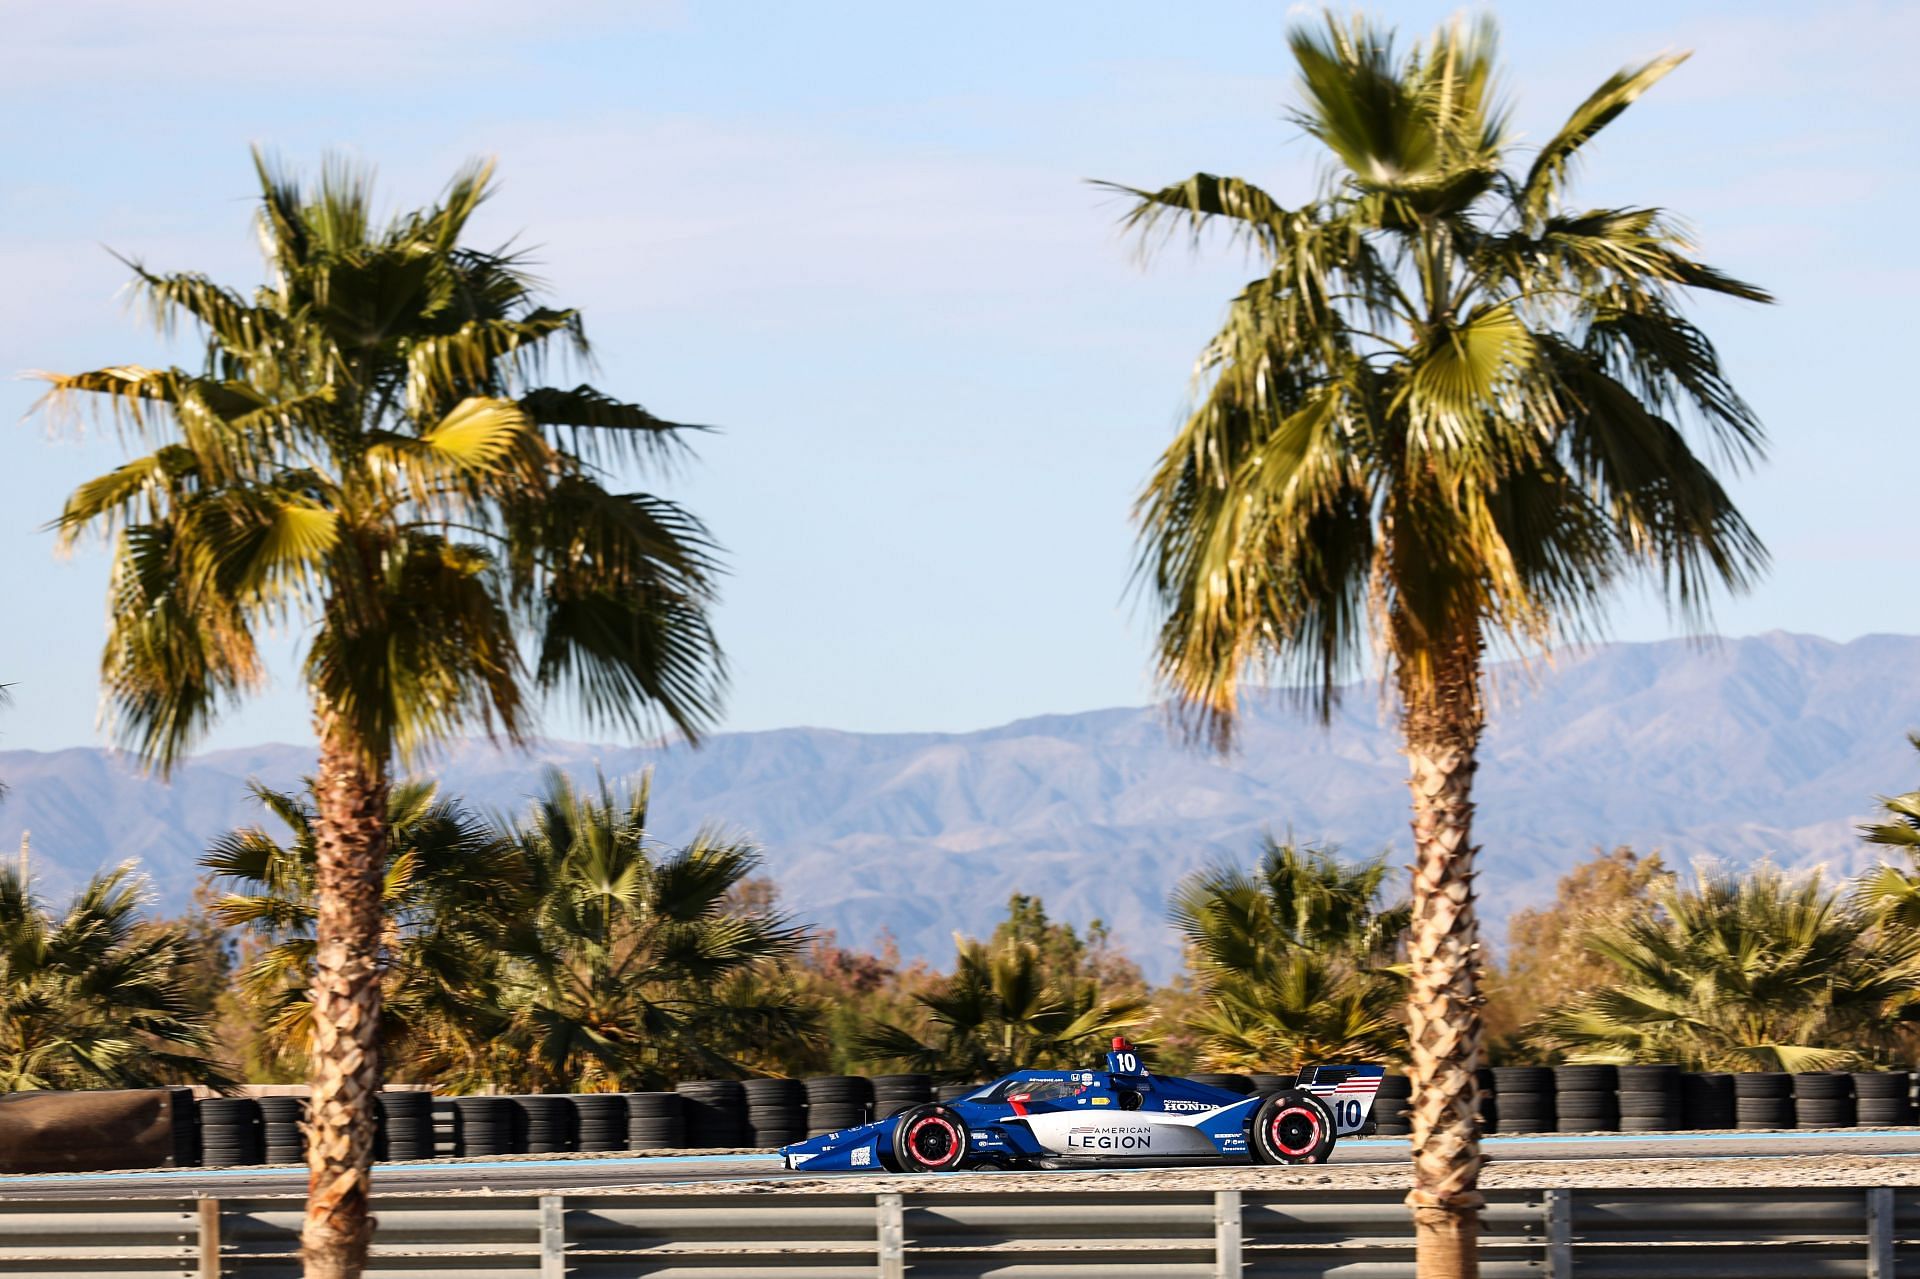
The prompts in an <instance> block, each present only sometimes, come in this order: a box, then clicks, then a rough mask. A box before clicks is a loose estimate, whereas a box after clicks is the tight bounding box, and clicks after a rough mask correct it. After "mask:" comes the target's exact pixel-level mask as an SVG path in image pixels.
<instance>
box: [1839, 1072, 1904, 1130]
mask: <svg viewBox="0 0 1920 1279" xmlns="http://www.w3.org/2000/svg"><path fill="white" fill-rule="evenodd" d="M1912 1087H1913V1077H1912V1076H1911V1075H1908V1074H1906V1073H1905V1072H1904V1071H1902V1072H1895V1071H1890V1070H1888V1071H1857V1072H1855V1074H1854V1076H1853V1096H1854V1101H1855V1108H1854V1122H1855V1123H1856V1124H1858V1125H1860V1126H1861V1127H1862V1128H1869V1127H1871V1128H1897V1127H1901V1126H1904V1125H1906V1124H1911V1123H1912V1122H1913V1120H1914V1109H1913V1097H1912Z"/></svg>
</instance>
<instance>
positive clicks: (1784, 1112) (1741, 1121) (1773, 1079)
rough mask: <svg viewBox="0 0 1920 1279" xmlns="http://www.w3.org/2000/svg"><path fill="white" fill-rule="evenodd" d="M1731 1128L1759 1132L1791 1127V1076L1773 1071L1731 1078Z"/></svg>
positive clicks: (1742, 1074)
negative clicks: (1732, 1118) (1732, 1121)
mask: <svg viewBox="0 0 1920 1279" xmlns="http://www.w3.org/2000/svg"><path fill="white" fill-rule="evenodd" d="M1733 1116H1734V1127H1736V1128H1746V1129H1749V1130H1752V1131H1756V1132H1757V1131H1760V1130H1763V1129H1769V1128H1791V1127H1793V1076H1792V1075H1789V1074H1785V1073H1783V1072H1781V1071H1777V1070H1765V1071H1747V1072H1743V1073H1741V1074H1738V1075H1735V1076H1734V1077H1733Z"/></svg>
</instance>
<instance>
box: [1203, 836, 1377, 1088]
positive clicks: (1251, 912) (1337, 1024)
mask: <svg viewBox="0 0 1920 1279" xmlns="http://www.w3.org/2000/svg"><path fill="white" fill-rule="evenodd" d="M1386 877H1387V861H1386V857H1385V855H1384V854H1383V855H1382V856H1379V857H1376V858H1373V859H1372V860H1370V861H1367V862H1364V863H1360V864H1358V865H1348V864H1346V863H1343V862H1341V861H1340V860H1339V858H1338V857H1337V856H1336V855H1335V854H1333V853H1331V852H1329V851H1325V850H1322V849H1317V848H1306V849H1302V848H1297V847H1295V846H1294V845H1292V844H1290V843H1289V844H1281V843H1278V842H1276V841H1274V840H1272V839H1268V840H1267V841H1266V847H1265V850H1264V852H1263V853H1262V856H1261V862H1260V868H1259V870H1258V872H1257V873H1255V874H1248V873H1246V872H1245V871H1241V870H1237V869H1233V868H1226V867H1222V868H1217V869H1214V870H1208V871H1200V872H1198V873H1196V874H1194V875H1191V876H1189V877H1188V878H1187V879H1186V880H1185V881H1184V882H1182V883H1181V885H1180V886H1179V888H1178V889H1176V890H1175V892H1174V896H1173V919H1174V923H1175V925H1176V926H1177V927H1178V928H1179V929H1180V931H1181V933H1182V934H1183V935H1184V936H1185V938H1186V941H1187V946H1188V954H1189V956H1190V962H1192V964H1193V966H1194V969H1195V976H1196V977H1197V978H1198V980H1199V984H1200V989H1201V995H1202V999H1203V1003H1202V1004H1201V1006H1200V1008H1199V1010H1198V1011H1197V1013H1196V1014H1195V1015H1194V1017H1193V1018H1192V1020H1191V1022H1190V1028H1191V1029H1192V1030H1193V1031H1194V1032H1195V1033H1196V1034H1197V1035H1198V1036H1199V1040H1200V1051H1201V1056H1202V1058H1203V1060H1204V1061H1205V1062H1206V1064H1207V1065H1209V1066H1212V1067H1214V1068H1216V1069H1230V1070H1263V1071H1266V1070H1281V1071H1294V1070H1298V1069H1299V1068H1300V1067H1301V1066H1303V1065H1306V1064H1308V1063H1309V1062H1314V1061H1340V1060H1342V1059H1349V1058H1363V1059H1367V1060H1378V1059H1380V1058H1383V1057H1384V1058H1389V1059H1395V1060H1397V1059H1399V1058H1402V1057H1404V1056H1405V1055H1406V1028H1405V1026H1404V1025H1403V1024H1402V1022H1401V1020H1400V1011H1401V1006H1402V1003H1403V1002H1404V1000H1405V998H1406V988H1405V981H1404V973H1403V971H1402V970H1401V969H1400V968H1399V967H1397V966H1396V964H1395V956H1394V950H1395V947H1396V946H1397V945H1398V943H1399V942H1400V941H1401V938H1402V934H1403V933H1404V932H1405V931H1406V926H1407V920H1408V911H1407V907H1406V906H1404V905H1400V906H1394V907H1390V908H1382V906H1381V904H1380V893H1381V889H1382V887H1383V885H1384V883H1385V881H1386Z"/></svg>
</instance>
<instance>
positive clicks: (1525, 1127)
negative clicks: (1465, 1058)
mask: <svg viewBox="0 0 1920 1279" xmlns="http://www.w3.org/2000/svg"><path fill="white" fill-rule="evenodd" d="M1493 1089H1494V1093H1495V1094H1496V1096H1498V1098H1499V1102H1500V1108H1499V1119H1498V1121H1497V1124H1496V1127H1495V1128H1492V1129H1489V1130H1488V1131H1498V1132H1552V1131H1553V1130H1554V1090H1553V1070H1552V1068H1551V1067H1547V1066H1495V1067H1494V1068H1493ZM1375 1104H1376V1105H1377V1104H1378V1103H1377V1102H1376V1103H1375Z"/></svg>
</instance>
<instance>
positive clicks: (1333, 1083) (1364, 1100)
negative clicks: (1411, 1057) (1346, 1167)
mask: <svg viewBox="0 0 1920 1279" xmlns="http://www.w3.org/2000/svg"><path fill="white" fill-rule="evenodd" d="M1386 1073H1387V1071H1386V1067H1384V1066H1309V1067H1307V1068H1306V1069H1305V1070H1303V1071H1301V1072H1300V1078H1299V1080H1298V1083H1297V1086H1298V1087H1301V1088H1304V1089H1306V1090H1307V1091H1308V1092H1310V1093H1312V1094H1313V1095H1314V1096H1316V1097H1318V1098H1320V1100H1322V1101H1324V1102H1325V1103H1326V1104H1327V1109H1329V1110H1331V1111H1332V1112H1333V1119H1334V1126H1335V1130H1336V1131H1337V1132H1338V1133H1339V1134H1340V1135H1341V1136H1343V1137H1344V1136H1346V1135H1347V1134H1349V1133H1355V1132H1359V1131H1360V1129H1361V1128H1362V1127H1364V1126H1365V1125H1366V1122H1367V1112H1368V1111H1370V1110H1372V1109H1373V1098H1374V1095H1375V1094H1377V1093H1378V1092H1379V1091H1380V1080H1381V1078H1382V1077H1383V1076H1384V1075H1385V1074H1386Z"/></svg>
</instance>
